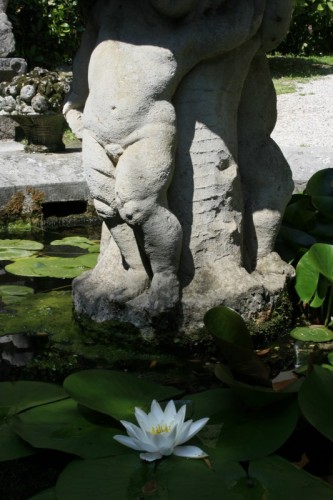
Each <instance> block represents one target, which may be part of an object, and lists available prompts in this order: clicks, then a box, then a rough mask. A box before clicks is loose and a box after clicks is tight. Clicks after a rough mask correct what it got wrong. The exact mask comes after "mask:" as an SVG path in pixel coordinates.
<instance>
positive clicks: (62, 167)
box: [0, 150, 88, 210]
mask: <svg viewBox="0 0 333 500" xmlns="http://www.w3.org/2000/svg"><path fill="white" fill-rule="evenodd" d="M29 188H34V189H37V190H38V191H40V192H42V193H43V194H44V196H45V199H44V201H45V203H52V202H62V201H64V202H65V201H77V200H78V201H81V200H87V199H88V189H87V185H86V182H85V179H84V175H83V172H82V168H81V154H80V152H79V151H74V152H72V151H71V150H67V151H66V152H64V153H59V154H58V153H50V154H41V153H31V154H28V153H25V152H24V151H15V153H13V152H11V151H8V152H7V151H5V152H3V153H2V152H1V151H0V210H1V209H3V208H4V207H5V205H6V204H7V203H8V202H9V201H10V199H11V198H12V196H14V195H15V193H17V192H18V191H23V192H26V191H27V189H29Z"/></svg>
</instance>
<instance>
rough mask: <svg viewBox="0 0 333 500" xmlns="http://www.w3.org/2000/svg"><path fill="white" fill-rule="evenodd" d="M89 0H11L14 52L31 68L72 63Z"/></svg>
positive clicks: (9, 14)
mask: <svg viewBox="0 0 333 500" xmlns="http://www.w3.org/2000/svg"><path fill="white" fill-rule="evenodd" d="M89 3H90V4H91V3H92V2H91V1H90V2H89V0H86V1H82V0H11V1H10V2H9V5H8V8H7V15H8V17H9V19H10V21H11V22H12V25H13V32H14V36H15V42H16V52H15V56H17V57H23V58H24V59H26V60H27V62H28V66H29V68H33V67H34V66H41V65H42V66H44V67H45V68H47V69H54V68H56V67H58V66H60V65H63V64H70V63H71V61H72V58H73V56H74V54H75V52H76V50H77V48H78V46H79V43H80V37H81V34H82V32H83V30H84V24H85V20H84V12H85V10H84V8H85V7H87V6H88V4H89Z"/></svg>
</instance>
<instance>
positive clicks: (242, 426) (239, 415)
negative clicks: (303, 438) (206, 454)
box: [216, 397, 299, 461]
mask: <svg viewBox="0 0 333 500" xmlns="http://www.w3.org/2000/svg"><path fill="white" fill-rule="evenodd" d="M298 416H299V410H298V406H297V403H296V401H295V400H294V398H292V397H291V398H288V399H285V400H284V401H279V402H278V404H272V405H269V406H266V407H264V408H259V409H258V410H257V411H253V410H252V411H251V410H249V409H247V408H246V407H245V406H244V407H243V411H242V412H240V411H239V410H238V408H237V407H236V408H235V412H234V415H233V416H232V417H231V416H229V415H228V416H227V417H226V419H225V421H223V427H222V431H221V434H220V438H219V440H218V444H217V445H216V446H217V447H218V448H220V453H221V457H222V458H224V459H225V460H235V461H247V460H253V459H255V458H260V457H264V456H266V455H269V454H271V453H273V452H274V451H276V450H277V449H278V448H280V447H281V446H282V445H283V444H284V443H285V442H286V441H287V439H288V438H289V436H290V435H291V433H292V432H293V431H294V429H295V427H296V424H297V421H298Z"/></svg>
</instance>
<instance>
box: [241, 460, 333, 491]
mask: <svg viewBox="0 0 333 500" xmlns="http://www.w3.org/2000/svg"><path fill="white" fill-rule="evenodd" d="M249 476H250V481H249V482H251V478H254V479H256V480H258V481H260V483H261V484H262V486H263V487H264V489H265V490H266V492H267V494H266V496H263V497H260V500H261V499H264V498H267V499H269V500H281V499H284V500H294V499H295V498H300V499H302V500H314V499H318V500H319V499H320V500H331V499H332V498H333V488H332V486H330V485H329V484H328V483H325V482H324V481H321V480H320V479H317V478H316V477H314V476H312V475H311V474H308V473H307V472H305V471H304V470H302V469H299V468H298V467H296V466H295V465H292V464H291V463H290V462H288V461H287V460H284V459H283V458H281V457H279V456H275V455H274V456H271V457H265V458H261V459H260V460H254V461H253V462H251V463H250V466H249ZM243 498H244V499H247V498H248V497H247V496H243ZM250 498H251V497H250ZM258 500H259V499H258Z"/></svg>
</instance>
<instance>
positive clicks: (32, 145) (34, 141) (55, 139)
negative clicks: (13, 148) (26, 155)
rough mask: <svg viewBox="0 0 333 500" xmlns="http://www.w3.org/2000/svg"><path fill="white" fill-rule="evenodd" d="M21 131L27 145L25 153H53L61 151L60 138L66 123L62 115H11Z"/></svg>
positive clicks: (63, 146)
mask: <svg viewBox="0 0 333 500" xmlns="http://www.w3.org/2000/svg"><path fill="white" fill-rule="evenodd" d="M11 118H13V120H15V122H16V123H18V125H20V127H21V128H22V129H23V132H24V134H25V136H26V139H27V141H28V144H27V145H26V147H25V150H26V151H40V152H45V153H53V152H56V151H63V150H64V149H65V145H64V143H63V142H62V136H63V132H64V128H65V125H66V121H65V119H64V117H63V115H62V114H60V113H59V114H56V115H12V116H11Z"/></svg>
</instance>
